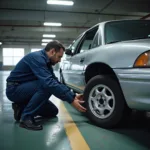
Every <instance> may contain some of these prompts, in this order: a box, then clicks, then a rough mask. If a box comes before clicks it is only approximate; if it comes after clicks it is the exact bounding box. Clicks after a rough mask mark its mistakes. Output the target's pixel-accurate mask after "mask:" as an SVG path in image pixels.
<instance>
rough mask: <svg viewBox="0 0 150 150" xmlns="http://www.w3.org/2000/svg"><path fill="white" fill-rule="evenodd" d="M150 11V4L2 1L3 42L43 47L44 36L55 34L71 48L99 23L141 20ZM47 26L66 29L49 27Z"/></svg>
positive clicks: (135, 0)
mask: <svg viewBox="0 0 150 150" xmlns="http://www.w3.org/2000/svg"><path fill="white" fill-rule="evenodd" d="M149 8H150V1H149V0H126V1H121V0H93V1H92V0H74V5H73V6H58V5H57V6H56V5H48V4H47V0H11V1H10V0H0V41H2V42H3V44H5V45H7V44H30V45H32V44H33V45H41V40H42V39H43V38H42V35H43V34H55V35H56V38H55V39H57V40H60V41H61V42H62V43H63V44H65V45H68V44H70V42H72V40H73V39H74V38H76V37H77V36H78V35H79V34H80V33H81V32H83V31H85V30H86V29H88V28H89V27H91V26H93V25H95V24H97V23H99V22H102V21H107V20H115V19H140V18H141V17H143V16H145V15H147V14H149ZM44 22H61V23H62V26H61V27H45V26H43V23H44Z"/></svg>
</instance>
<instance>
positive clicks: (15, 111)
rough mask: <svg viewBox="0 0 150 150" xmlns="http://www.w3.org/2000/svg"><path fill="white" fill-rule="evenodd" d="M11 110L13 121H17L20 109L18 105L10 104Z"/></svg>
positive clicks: (19, 116)
mask: <svg viewBox="0 0 150 150" xmlns="http://www.w3.org/2000/svg"><path fill="white" fill-rule="evenodd" d="M12 109H13V110H14V118H15V120H16V121H19V120H20V118H21V113H22V108H21V107H20V106H19V105H18V104H16V103H12Z"/></svg>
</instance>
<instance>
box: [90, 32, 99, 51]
mask: <svg viewBox="0 0 150 150" xmlns="http://www.w3.org/2000/svg"><path fill="white" fill-rule="evenodd" d="M99 45H100V40H99V34H98V32H97V33H96V35H95V37H94V40H93V43H92V46H91V48H95V47H98V46H99Z"/></svg>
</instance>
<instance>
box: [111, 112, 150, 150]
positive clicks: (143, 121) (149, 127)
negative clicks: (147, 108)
mask: <svg viewBox="0 0 150 150" xmlns="http://www.w3.org/2000/svg"><path fill="white" fill-rule="evenodd" d="M110 131H113V132H116V133H119V134H122V135H124V136H128V137H129V138H132V139H133V140H134V141H136V142H138V143H140V144H142V145H143V146H144V147H146V148H148V149H150V140H149V139H150V117H148V115H147V113H144V112H143V113H142V112H133V113H132V114H131V115H130V116H129V118H128V119H127V120H126V121H124V122H122V123H121V124H120V126H119V127H117V128H114V129H111V130H110Z"/></svg>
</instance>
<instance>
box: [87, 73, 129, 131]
mask: <svg viewBox="0 0 150 150" xmlns="http://www.w3.org/2000/svg"><path fill="white" fill-rule="evenodd" d="M96 89H97V93H96ZM104 89H105V90H104ZM94 90H95V91H94ZM102 91H103V92H102ZM92 94H93V95H92ZM109 96H110V97H109ZM84 100H85V107H86V108H87V112H86V115H87V117H88V118H89V120H90V121H91V122H92V123H94V124H95V125H97V126H100V127H103V128H113V127H115V126H116V125H117V124H119V122H120V121H121V120H122V118H123V117H124V115H125V112H127V111H126V110H125V109H126V103H125V100H124V96H123V94H122V91H121V89H120V86H119V84H118V83H117V82H116V81H115V80H114V79H112V78H110V77H108V76H102V75H97V76H95V77H93V78H92V79H91V80H90V81H89V82H88V83H87V85H86V87H85V90H84Z"/></svg>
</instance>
